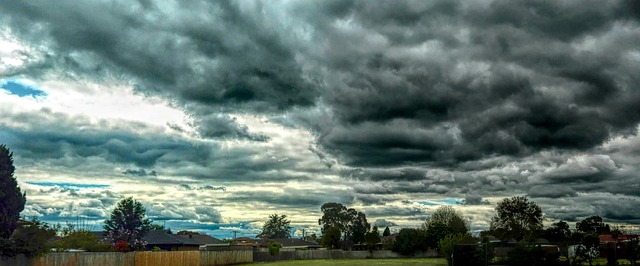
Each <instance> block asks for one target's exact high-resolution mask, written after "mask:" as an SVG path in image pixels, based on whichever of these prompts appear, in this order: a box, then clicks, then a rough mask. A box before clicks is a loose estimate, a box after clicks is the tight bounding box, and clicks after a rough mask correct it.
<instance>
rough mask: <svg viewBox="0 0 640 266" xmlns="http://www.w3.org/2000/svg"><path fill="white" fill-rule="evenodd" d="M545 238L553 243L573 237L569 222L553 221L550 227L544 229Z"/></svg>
mask: <svg viewBox="0 0 640 266" xmlns="http://www.w3.org/2000/svg"><path fill="white" fill-rule="evenodd" d="M544 238H546V239H547V240H549V241H551V242H552V243H562V242H566V241H568V240H569V239H570V238H571V230H570V229H569V224H567V222H565V221H559V222H555V223H553V224H552V225H551V226H550V227H549V228H547V229H545V230H544Z"/></svg>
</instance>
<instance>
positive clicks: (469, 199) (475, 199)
mask: <svg viewBox="0 0 640 266" xmlns="http://www.w3.org/2000/svg"><path fill="white" fill-rule="evenodd" d="M462 204H463V205H487V204H489V201H487V200H482V197H481V196H480V195H477V194H467V195H465V196H464V200H463V202H462Z"/></svg>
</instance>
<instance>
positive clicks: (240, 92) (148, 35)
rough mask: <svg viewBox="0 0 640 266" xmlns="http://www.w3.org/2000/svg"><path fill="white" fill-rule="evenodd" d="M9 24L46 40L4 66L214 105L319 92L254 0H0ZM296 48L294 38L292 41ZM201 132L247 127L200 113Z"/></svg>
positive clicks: (263, 102) (310, 100)
mask: <svg viewBox="0 0 640 266" xmlns="http://www.w3.org/2000/svg"><path fill="white" fill-rule="evenodd" d="M0 11H2V13H3V18H2V20H3V22H4V24H5V25H9V26H10V27H11V30H12V33H13V34H15V35H17V36H19V37H20V38H22V39H24V40H28V41H30V42H33V43H34V44H37V45H34V47H38V45H47V46H48V48H47V49H44V50H43V51H42V53H43V54H44V55H43V56H42V58H41V60H40V61H39V62H36V63H33V64H30V65H33V66H34V69H32V68H29V66H27V67H26V68H25V69H22V71H20V70H15V71H14V72H15V73H12V75H25V74H30V71H36V70H37V71H40V69H42V68H54V67H56V68H62V71H61V72H63V73H64V72H75V73H80V74H83V75H88V76H94V77H97V78H100V77H103V76H105V75H113V76H117V77H123V76H124V77H129V78H133V79H134V80H135V81H136V82H135V83H136V88H137V90H138V91H139V92H141V93H144V94H158V95H163V96H166V97H169V98H171V99H173V100H176V101H177V102H179V103H181V104H183V106H185V108H190V107H189V106H193V105H192V104H191V103H194V104H195V105H199V107H196V109H199V108H200V107H202V106H206V107H207V108H209V109H210V110H213V111H216V112H226V111H234V112H246V111H256V110H257V111H274V110H285V109H289V108H290V107H292V106H311V105H313V104H314V101H315V99H316V98H317V95H318V88H317V87H316V86H315V84H316V83H317V82H316V81H314V80H312V79H311V78H310V77H307V76H306V75H305V74H304V73H303V71H302V66H301V65H300V64H299V63H298V62H297V59H296V56H297V55H298V54H299V53H300V52H301V51H299V48H298V47H300V46H298V45H296V42H297V38H295V35H294V34H292V32H291V29H290V28H287V27H288V26H287V27H284V28H283V26H286V25H284V24H282V23H281V21H280V20H279V19H274V18H276V17H277V16H281V15H282V14H281V10H280V8H278V7H275V8H272V7H271V6H270V5H263V4H262V3H261V2H244V3H241V2H232V1H221V2H207V1H200V2H190V3H189V4H184V3H163V2H154V4H152V5H143V4H141V3H139V2H122V3H109V4H107V3H100V2H83V3H77V2H75V1H60V2H57V3H55V4H53V3H47V2H29V3H25V2H22V1H3V2H2V3H0ZM300 49H301V48H300ZM203 119H204V120H201V121H199V122H202V123H204V124H202V125H201V126H202V128H203V130H202V133H203V136H206V137H211V136H213V137H219V136H220V135H221V134H222V135H224V136H225V137H227V131H230V134H231V136H229V137H235V136H233V135H238V136H240V137H249V138H250V139H253V138H257V139H258V140H264V139H263V138H262V137H261V136H246V135H245V134H244V133H246V132H244V131H246V130H245V129H242V128H237V129H232V128H230V127H231V126H233V123H230V122H229V121H226V122H225V121H221V120H219V119H218V120H216V121H213V122H214V124H213V125H208V124H206V123H209V122H211V121H210V118H209V119H207V118H203Z"/></svg>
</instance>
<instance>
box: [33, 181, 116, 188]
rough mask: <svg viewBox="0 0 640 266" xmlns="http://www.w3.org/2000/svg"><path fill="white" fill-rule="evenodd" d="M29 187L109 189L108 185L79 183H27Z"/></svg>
mask: <svg viewBox="0 0 640 266" xmlns="http://www.w3.org/2000/svg"><path fill="white" fill-rule="evenodd" d="M27 184H30V185H36V186H42V187H60V188H69V189H81V188H109V187H110V186H109V185H102V184H81V183H64V182H27Z"/></svg>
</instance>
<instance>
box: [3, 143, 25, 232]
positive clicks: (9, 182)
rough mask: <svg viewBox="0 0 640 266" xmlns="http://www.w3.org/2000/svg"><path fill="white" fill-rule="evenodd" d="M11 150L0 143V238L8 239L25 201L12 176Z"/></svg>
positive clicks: (13, 169)
mask: <svg viewBox="0 0 640 266" xmlns="http://www.w3.org/2000/svg"><path fill="white" fill-rule="evenodd" d="M15 169H16V168H15V167H14V166H13V152H11V151H9V149H8V148H7V146H5V145H4V144H3V145H0V239H2V238H4V239H9V238H10V237H11V234H13V231H14V230H15V229H16V224H17V222H18V219H20V212H21V211H22V210H24V204H25V202H26V201H27V200H26V196H25V193H23V192H21V191H20V187H19V186H18V182H17V181H16V178H15V177H14V176H13V172H14V171H15Z"/></svg>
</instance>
